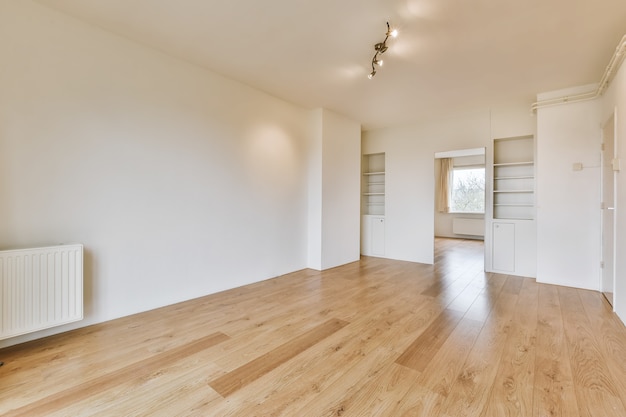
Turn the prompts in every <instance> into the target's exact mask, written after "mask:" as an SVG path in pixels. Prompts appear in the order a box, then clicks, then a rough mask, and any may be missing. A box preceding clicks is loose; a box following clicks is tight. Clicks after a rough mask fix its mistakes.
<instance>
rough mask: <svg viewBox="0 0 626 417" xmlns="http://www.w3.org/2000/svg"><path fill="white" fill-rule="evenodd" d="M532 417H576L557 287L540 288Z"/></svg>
mask: <svg viewBox="0 0 626 417" xmlns="http://www.w3.org/2000/svg"><path fill="white" fill-rule="evenodd" d="M538 302H539V305H538V309H537V350H536V358H535V382H534V390H535V395H534V404H533V410H534V411H533V415H535V416H553V417H578V416H579V414H578V404H577V400H576V392H575V391H574V381H573V379H572V370H571V367H570V361H569V357H568V355H569V352H568V348H567V341H566V339H565V334H564V329H563V318H562V316H561V304H560V302H559V295H558V293H557V289H556V287H553V286H550V285H541V284H540V285H539V300H538Z"/></svg>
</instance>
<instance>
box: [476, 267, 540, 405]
mask: <svg viewBox="0 0 626 417" xmlns="http://www.w3.org/2000/svg"><path fill="white" fill-rule="evenodd" d="M507 281H508V279H507ZM537 306H538V288H537V284H536V283H535V280H531V279H530V278H526V279H524V280H523V282H522V286H521V288H520V289H519V292H518V300H517V306H516V309H515V313H514V314H513V319H512V321H511V325H510V329H509V332H508V337H507V340H506V342H505V348H504V351H503V353H502V357H501V359H500V365H499V366H498V372H497V374H496V377H495V380H494V384H493V387H492V389H491V393H490V396H489V400H488V401H487V404H486V406H485V411H484V412H483V414H482V416H484V417H526V416H529V415H531V414H532V411H533V394H534V392H533V383H534V376H535V350H536V349H535V346H536V333H537Z"/></svg>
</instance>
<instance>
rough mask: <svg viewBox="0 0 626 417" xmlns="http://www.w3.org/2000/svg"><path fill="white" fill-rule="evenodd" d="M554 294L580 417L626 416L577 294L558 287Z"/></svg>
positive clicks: (573, 290)
mask: <svg viewBox="0 0 626 417" xmlns="http://www.w3.org/2000/svg"><path fill="white" fill-rule="evenodd" d="M558 293H559V302H560V304H561V310H562V312H563V324H564V330H565V335H566V337H567V340H568V350H569V359H570V363H571V367H572V375H573V379H574V387H575V391H576V399H577V402H578V407H579V412H580V416H581V417H594V416H603V417H623V416H626V408H625V407H624V404H623V403H622V401H621V399H620V395H619V389H618V387H617V383H616V382H615V381H614V380H613V377H612V375H611V373H610V371H609V367H608V364H607V363H606V361H605V359H604V356H603V354H602V349H601V348H600V346H599V342H598V340H596V338H595V336H594V331H593V329H592V325H591V322H590V321H589V319H588V317H587V315H586V313H585V310H584V306H583V304H582V302H581V300H580V297H579V295H578V290H576V289H573V288H565V287H559V288H558Z"/></svg>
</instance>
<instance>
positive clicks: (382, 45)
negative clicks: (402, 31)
mask: <svg viewBox="0 0 626 417" xmlns="http://www.w3.org/2000/svg"><path fill="white" fill-rule="evenodd" d="M390 36H391V37H392V38H395V37H396V36H398V31H397V30H396V29H391V28H390V27H389V22H387V33H386V34H385V39H384V40H383V41H382V42H379V43H377V44H376V45H374V50H375V51H376V53H374V57H373V58H372V72H370V73H369V75H368V76H367V78H369V79H370V80H371V79H372V78H373V77H374V75H376V67H377V66H379V67H380V66H382V65H383V60H382V59H379V56H380V55H382V54H384V53H385V51H387V39H389V37H390Z"/></svg>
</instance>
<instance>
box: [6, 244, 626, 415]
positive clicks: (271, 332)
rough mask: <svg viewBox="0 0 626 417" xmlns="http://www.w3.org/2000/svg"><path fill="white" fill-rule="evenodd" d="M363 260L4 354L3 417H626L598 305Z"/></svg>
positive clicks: (446, 249)
mask: <svg viewBox="0 0 626 417" xmlns="http://www.w3.org/2000/svg"><path fill="white" fill-rule="evenodd" d="M435 258H436V259H435V260H436V263H435V265H434V266H433V265H421V264H415V263H409V262H399V261H391V260H385V259H377V258H364V259H363V260H361V261H360V262H357V263H352V264H349V265H346V266H342V267H339V268H335V269H332V270H329V271H325V272H322V273H320V272H316V271H311V270H305V271H301V272H296V273H293V274H289V275H286V276H282V277H279V278H276V279H272V280H269V281H265V282H261V283H257V284H253V285H249V286H246V287H243V288H238V289H234V290H230V291H226V292H223V293H220V294H215V295H211V296H208V297H204V298H201V299H197V300H192V301H189V302H185V303H182V304H178V305H175V306H171V307H166V308H162V309H159V310H155V311H152V312H148V313H143V314H140V315H136V316H132V317H127V318H124V319H120V320H116V321H112V322H108V323H104V324H101V325H96V326H91V327H88V328H84V329H80V330H78V331H75V332H70V333H66V334H63V335H58V336H54V337H51V338H48V339H44V340H39V341H35V342H31V343H28V344H25V345H21V346H17V347H12V348H7V349H3V350H0V358H2V359H3V360H4V362H5V365H4V366H3V367H1V368H0V415H3V416H22V415H23V416H40V415H45V416H91V415H99V416H168V417H170V416H219V417H222V416H297V417H306V416H310V417H320V416H343V417H346V416H393V417H396V416H428V417H437V416H446V417H460V416H494V417H504V416H522V417H529V416H537V417H544V416H564V417H578V416H580V417H583V416H585V417H591V416H593V417H611V416H616V417H617V416H619V417H624V416H626V407H625V404H626V329H625V328H624V326H623V324H622V323H621V322H620V321H619V319H618V318H617V317H616V316H615V315H614V314H613V313H612V312H611V310H610V308H609V306H608V303H607V302H606V301H605V300H604V298H603V297H602V295H601V294H600V293H596V292H591V291H583V290H576V289H571V288H564V287H555V286H551V285H543V284H537V283H536V282H535V281H534V280H533V279H528V278H519V277H513V276H505V275H497V274H486V273H484V272H483V261H482V259H483V247H482V242H475V241H467V240H448V239H441V240H437V244H436V257H435Z"/></svg>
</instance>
